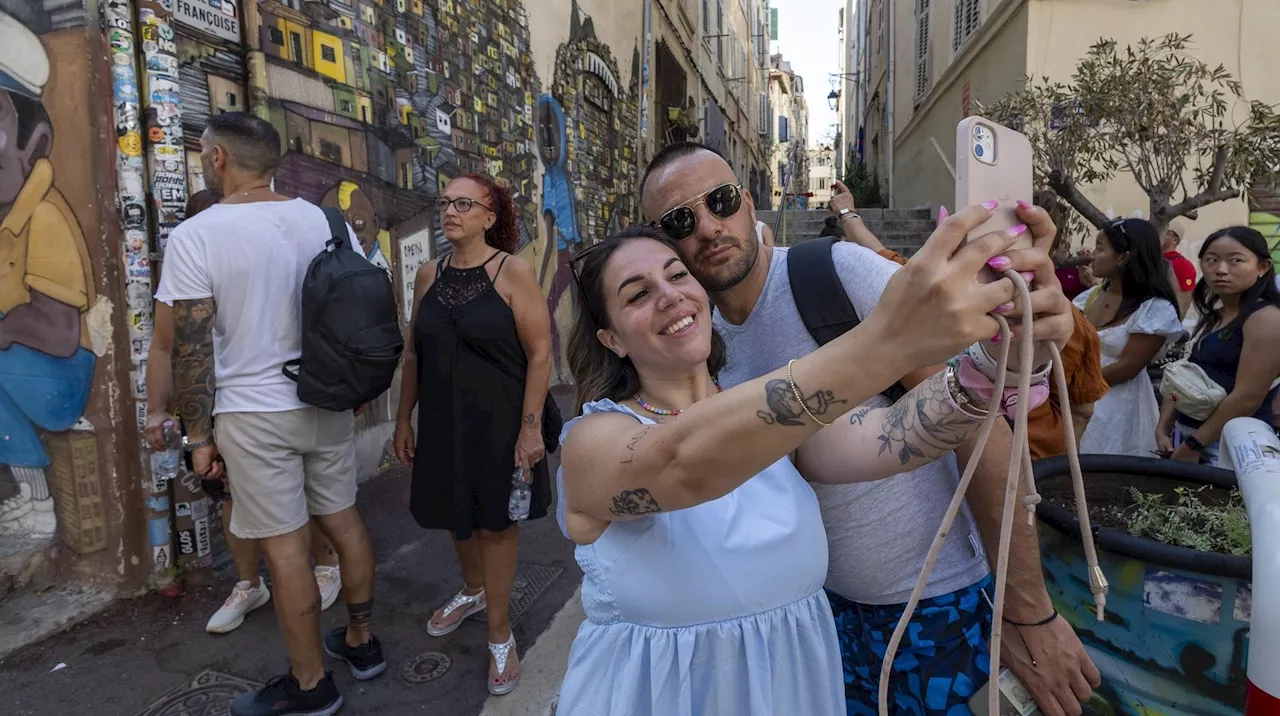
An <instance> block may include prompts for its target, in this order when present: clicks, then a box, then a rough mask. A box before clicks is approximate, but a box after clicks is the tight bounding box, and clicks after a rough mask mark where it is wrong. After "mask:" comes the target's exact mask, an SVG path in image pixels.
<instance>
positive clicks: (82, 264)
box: [0, 0, 136, 597]
mask: <svg viewBox="0 0 1280 716" xmlns="http://www.w3.org/2000/svg"><path fill="white" fill-rule="evenodd" d="M86 55H87V50H86V30H85V18H84V16H83V13H82V12H80V11H79V10H78V9H77V8H74V7H73V8H71V9H69V10H68V9H67V8H62V12H58V13H56V14H55V13H50V12H48V11H46V10H45V8H44V7H43V5H42V4H41V3H33V2H21V1H19V0H4V1H2V2H0V436H3V439H2V440H0V597H3V596H4V594H5V593H6V592H7V591H8V590H10V589H13V588H16V587H20V586H22V583H23V580H24V579H25V578H30V572H31V570H32V569H34V568H35V566H36V565H37V564H38V563H40V562H42V561H43V560H44V559H45V558H47V557H48V556H49V555H50V554H51V553H50V552H49V549H50V548H51V546H52V545H54V544H55V541H54V540H55V535H57V536H59V537H60V538H61V542H62V543H63V544H64V545H65V546H67V547H69V548H70V549H71V550H72V551H73V552H75V553H79V554H92V553H95V552H99V551H101V550H103V549H105V548H106V547H107V543H108V515H107V510H106V507H105V502H106V501H105V500H104V493H105V490H104V482H103V478H102V476H101V475H100V474H99V470H100V467H101V465H100V460H99V457H100V455H99V453H100V446H99V443H98V438H97V436H96V435H95V428H94V423H96V424H98V425H104V426H105V425H109V422H108V421H109V420H110V418H109V417H107V414H106V410H105V409H104V401H102V400H101V397H102V396H101V394H99V399H98V400H97V401H91V400H90V397H91V393H93V392H95V391H94V389H93V387H94V385H95V383H97V382H100V381H101V379H102V374H103V370H102V365H101V363H102V361H101V357H102V356H103V355H104V354H105V353H106V351H107V348H108V344H109V343H110V340H111V335H110V330H111V329H110V323H111V316H110V313H111V310H112V309H111V301H109V300H108V299H107V298H105V297H102V296H99V294H98V288H97V285H96V281H95V271H94V266H95V264H96V261H97V260H101V258H102V248H101V246H100V245H97V244H96V243H95V245H94V246H93V248H92V249H91V247H90V243H89V242H88V241H86V237H95V238H96V236H97V235H98V232H99V224H98V215H97V213H96V207H97V205H98V197H97V195H96V187H95V185H94V180H93V174H92V172H90V171H86V170H85V168H86V164H87V161H86V158H87V157H89V156H90V155H91V152H90V151H88V147H90V146H91V144H90V143H91V142H92V137H93V134H92V130H91V127H90V126H89V125H88V124H87V123H86V122H84V121H83V107H84V106H85V103H86V101H87V100H88V97H89V91H90V84H89V81H88V77H87V75H88V73H87V72H86V71H85V68H84V61H85V60H84V58H85V57H86ZM135 138H136V137H135ZM135 138H124V142H123V146H126V147H127V148H128V149H130V150H133V149H134V147H135V146H136V145H135V144H134V143H133V139H135ZM86 412H89V413H90V415H91V416H93V420H94V423H91V422H90V420H89V419H88V418H87V417H86ZM130 412H132V410H130ZM24 569H25V570H26V572H25V573H23V572H22V571H21V570H24Z"/></svg>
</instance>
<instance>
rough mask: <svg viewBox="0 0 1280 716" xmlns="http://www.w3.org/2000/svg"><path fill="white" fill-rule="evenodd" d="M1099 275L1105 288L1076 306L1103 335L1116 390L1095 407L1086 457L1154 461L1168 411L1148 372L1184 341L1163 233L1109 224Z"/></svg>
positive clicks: (1135, 223)
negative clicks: (1159, 423) (1159, 400)
mask: <svg viewBox="0 0 1280 716" xmlns="http://www.w3.org/2000/svg"><path fill="white" fill-rule="evenodd" d="M1093 275H1094V276H1096V277H1097V278H1099V279H1101V281H1102V283H1101V284H1099V285H1097V286H1094V287H1093V288H1091V289H1089V290H1088V291H1085V292H1084V293H1082V294H1080V295H1079V296H1076V298H1075V304H1076V306H1077V307H1079V308H1080V310H1082V311H1084V313H1085V315H1086V316H1088V318H1089V322H1090V323H1092V324H1093V325H1094V326H1096V327H1097V329H1098V338H1099V339H1100V340H1101V341H1102V377H1103V379H1104V380H1106V381H1107V385H1109V386H1110V387H1111V390H1110V392H1108V393H1107V394H1106V395H1105V396H1103V397H1102V398H1101V399H1099V400H1098V402H1097V403H1096V404H1095V405H1094V408H1093V417H1092V418H1091V419H1090V420H1089V427H1088V428H1087V429H1086V430H1085V432H1084V436H1082V437H1081V438H1080V452H1081V453H1089V454H1107V455H1136V456H1138V457H1151V455H1152V454H1153V453H1154V452H1155V447H1156V446H1155V442H1154V439H1153V438H1152V437H1151V436H1152V435H1154V432H1153V431H1154V429H1155V425H1156V422H1157V420H1158V419H1159V416H1160V406H1159V405H1157V404H1156V396H1155V393H1154V392H1153V390H1152V387H1151V378H1150V377H1148V376H1147V366H1148V365H1149V364H1150V363H1151V361H1152V360H1154V359H1155V358H1156V356H1157V355H1159V354H1160V352H1161V351H1163V350H1164V349H1165V347H1166V346H1168V345H1169V344H1170V343H1171V342H1172V341H1173V340H1174V339H1175V338H1177V337H1178V336H1179V335H1181V334H1182V322H1181V321H1180V320H1179V319H1178V308H1177V307H1178V299H1177V297H1176V296H1175V295H1174V293H1173V287H1172V286H1171V285H1169V269H1168V265H1167V264H1166V263H1165V260H1164V256H1163V255H1162V254H1161V253H1160V236H1159V235H1158V234H1157V233H1156V229H1155V227H1154V226H1152V225H1151V224H1149V223H1148V222H1146V221H1144V220H1142V219H1118V220H1116V221H1113V222H1111V223H1110V224H1107V225H1106V226H1105V227H1104V228H1103V229H1102V231H1100V232H1098V239H1097V248H1096V249H1095V250H1094V253H1093Z"/></svg>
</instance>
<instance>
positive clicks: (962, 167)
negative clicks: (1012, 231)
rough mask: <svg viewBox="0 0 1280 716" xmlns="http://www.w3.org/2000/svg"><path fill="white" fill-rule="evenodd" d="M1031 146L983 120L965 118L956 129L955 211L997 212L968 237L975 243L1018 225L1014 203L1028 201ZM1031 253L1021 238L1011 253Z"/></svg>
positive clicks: (1026, 237)
mask: <svg viewBox="0 0 1280 716" xmlns="http://www.w3.org/2000/svg"><path fill="white" fill-rule="evenodd" d="M1031 161H1032V153H1031V142H1030V141H1029V140H1028V139H1027V138H1026V137H1025V136H1024V135H1022V134H1021V133H1020V132H1016V131H1014V130H1012V129H1009V128H1008V127H1005V126H1001V125H999V124H996V123H995V122H992V121H991V120H989V119H986V118H984V117H966V118H964V119H962V120H960V124H958V125H957V126H956V208H955V210H956V211H960V210H961V209H963V208H965V207H966V206H969V205H970V204H980V203H982V202H985V201H991V200H993V199H994V200H996V201H999V202H1000V208H999V209H997V210H996V213H995V214H994V215H993V216H992V217H991V219H990V220H989V221H987V222H986V223H985V224H983V225H982V226H979V227H978V228H976V229H974V230H973V231H971V232H969V235H968V237H966V240H967V239H976V238H978V237H979V236H985V235H986V234H990V233H992V232H996V231H1004V230H1005V229H1008V228H1011V227H1013V226H1016V225H1018V224H1020V223H1022V222H1021V220H1020V219H1018V215H1017V213H1016V210H1017V208H1018V205H1017V202H1018V201H1025V202H1027V203H1028V204H1029V203H1031V201H1032V193H1033V192H1032V172H1031ZM1030 247H1031V235H1030V234H1023V235H1022V236H1021V237H1019V238H1018V241H1017V243H1015V244H1014V246H1013V248H1016V249H1025V248H1030Z"/></svg>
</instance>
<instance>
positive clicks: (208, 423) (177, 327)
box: [173, 298, 214, 437]
mask: <svg viewBox="0 0 1280 716" xmlns="http://www.w3.org/2000/svg"><path fill="white" fill-rule="evenodd" d="M213 313H214V303H213V299H211V298H204V299H199V300H195V301H175V302H174V304H173V334H174V359H173V392H174V395H175V396H176V398H177V403H178V410H179V411H180V412H181V413H182V420H183V421H184V422H185V423H186V425H187V432H188V433H190V434H192V435H196V436H202V437H208V436H210V435H212V434H213V391H214V378H213Z"/></svg>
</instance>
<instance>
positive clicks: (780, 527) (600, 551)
mask: <svg viewBox="0 0 1280 716" xmlns="http://www.w3.org/2000/svg"><path fill="white" fill-rule="evenodd" d="M605 411H610V412H621V413H626V414H627V415H630V416H632V417H634V418H635V419H636V420H639V421H640V422H641V423H644V424H646V425H652V424H653V421H651V420H649V419H647V418H643V417H641V416H639V415H637V414H636V413H634V412H633V411H632V410H631V409H630V408H627V407H626V406H623V405H619V404H617V403H615V402H613V401H611V400H600V401H596V402H593V403H588V404H587V405H586V406H584V409H583V413H584V414H585V415H590V414H592V413H597V412H605ZM579 419H580V418H575V419H574V420H571V421H569V423H568V424H567V425H565V427H564V431H563V432H562V433H561V434H560V440H561V442H563V441H564V438H565V436H567V435H568V434H569V431H570V430H572V429H573V426H574V424H575V423H576V422H577V421H578V420H579ZM725 449H727V450H728V449H732V446H728V445H727V446H725ZM557 481H558V482H560V488H561V489H560V490H559V493H560V495H562V497H561V499H560V508H559V510H558V517H559V520H560V526H561V529H562V530H563V529H564V524H565V523H564V499H563V494H564V490H563V476H562V475H557ZM576 556H577V559H578V564H579V565H581V566H582V571H583V573H584V575H583V579H582V604H583V607H584V608H585V609H586V613H587V620H586V621H585V622H583V624H582V626H581V628H579V630H578V636H577V638H575V639H574V642H573V648H572V649H571V650H570V651H569V669H568V672H567V673H566V674H565V679H564V683H563V685H562V686H561V688H560V700H559V706H558V708H557V711H556V714H557V716H720V715H723V716H783V715H787V716H790V715H791V714H804V715H805V716H843V715H844V713H845V703H844V677H843V673H842V671H841V665H840V648H839V645H838V643H837V641H836V632H835V625H834V624H835V623H834V621H833V619H832V616H831V607H830V605H829V604H828V603H827V598H826V596H825V595H824V593H823V591H822V583H823V581H824V580H825V579H826V576H827V538H826V533H825V531H824V530H823V527H822V516H821V514H820V513H819V511H818V500H817V498H816V497H815V496H814V494H813V490H812V488H810V487H809V485H808V484H806V483H805V481H804V480H803V479H802V478H801V477H800V473H798V472H796V469H795V468H794V467H793V466H792V464H791V461H790V460H789V459H787V458H783V459H781V460H779V461H777V462H776V463H774V464H773V465H770V466H769V467H768V468H766V469H765V470H764V471H763V472H761V473H760V474H758V475H756V476H755V477H754V478H752V479H751V480H748V481H747V482H746V483H744V484H743V485H742V486H741V487H739V488H738V489H736V490H734V491H733V492H731V493H729V494H728V495H725V496H724V497H721V498H720V499H718V500H715V501H713V502H708V503H705V504H702V505H698V506H697V507H691V508H689V509H685V510H677V511H674V512H664V513H659V514H656V515H653V516H651V517H646V518H643V519H639V520H634V521H628V522H614V523H612V524H610V525H609V527H608V528H607V529H605V531H604V534H602V535H601V536H600V538H599V539H597V540H596V541H595V542H594V543H593V544H590V545H579V546H578V548H577V551H576Z"/></svg>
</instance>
